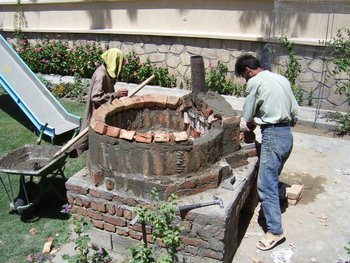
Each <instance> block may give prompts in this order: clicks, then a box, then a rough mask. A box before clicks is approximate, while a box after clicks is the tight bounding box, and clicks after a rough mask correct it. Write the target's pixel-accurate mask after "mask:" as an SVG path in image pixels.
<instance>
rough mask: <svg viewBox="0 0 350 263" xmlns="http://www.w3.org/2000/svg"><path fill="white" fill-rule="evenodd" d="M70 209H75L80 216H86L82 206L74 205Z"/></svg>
mask: <svg viewBox="0 0 350 263" xmlns="http://www.w3.org/2000/svg"><path fill="white" fill-rule="evenodd" d="M72 211H75V212H76V213H77V214H78V215H81V216H86V215H87V214H88V212H87V210H86V208H83V207H76V206H74V208H73V209H72Z"/></svg>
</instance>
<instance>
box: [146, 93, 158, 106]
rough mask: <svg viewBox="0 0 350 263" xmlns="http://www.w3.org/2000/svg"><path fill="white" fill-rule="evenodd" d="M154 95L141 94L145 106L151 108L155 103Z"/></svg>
mask: <svg viewBox="0 0 350 263" xmlns="http://www.w3.org/2000/svg"><path fill="white" fill-rule="evenodd" d="M154 97H155V96H154V95H152V94H146V95H143V102H144V106H145V107H146V108H152V107H154V106H155V105H156V103H155V98H154Z"/></svg>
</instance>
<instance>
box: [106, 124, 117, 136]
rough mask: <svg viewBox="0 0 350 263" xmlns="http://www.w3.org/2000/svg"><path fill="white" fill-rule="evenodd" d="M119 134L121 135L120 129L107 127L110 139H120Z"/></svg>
mask: <svg viewBox="0 0 350 263" xmlns="http://www.w3.org/2000/svg"><path fill="white" fill-rule="evenodd" d="M119 133H120V129H119V128H118V127H114V126H108V127H107V131H106V135H108V136H110V137H114V138H118V136H119Z"/></svg>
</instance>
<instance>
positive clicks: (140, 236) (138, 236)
mask: <svg viewBox="0 0 350 263" xmlns="http://www.w3.org/2000/svg"><path fill="white" fill-rule="evenodd" d="M129 236H130V237H131V238H133V239H137V240H141V238H142V235H141V234H140V233H138V232H135V231H133V230H129Z"/></svg>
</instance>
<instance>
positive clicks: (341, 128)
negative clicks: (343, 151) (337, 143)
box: [335, 111, 350, 136]
mask: <svg viewBox="0 0 350 263" xmlns="http://www.w3.org/2000/svg"><path fill="white" fill-rule="evenodd" d="M335 128H336V132H337V134H338V135H340V136H342V135H346V134H350V111H349V112H348V113H345V114H342V113H339V112H338V121H337V124H336V126H335Z"/></svg>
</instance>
